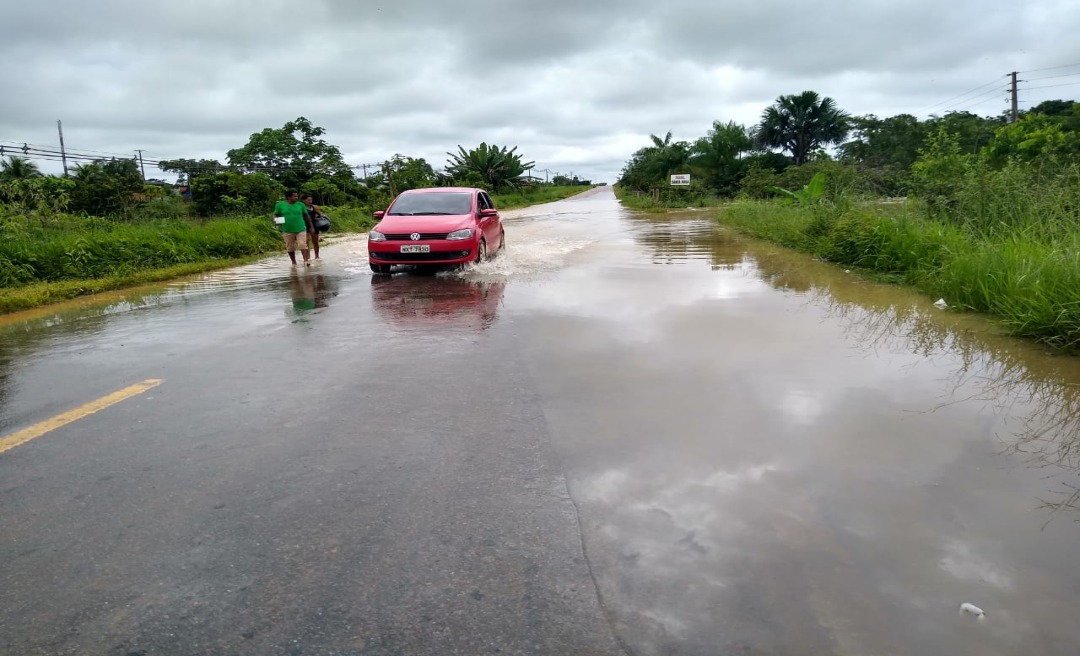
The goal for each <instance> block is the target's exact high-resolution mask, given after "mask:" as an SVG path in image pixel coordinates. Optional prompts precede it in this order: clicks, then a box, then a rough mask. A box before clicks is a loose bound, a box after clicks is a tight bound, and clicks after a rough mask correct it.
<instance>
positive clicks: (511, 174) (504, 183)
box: [446, 143, 535, 191]
mask: <svg viewBox="0 0 1080 656" xmlns="http://www.w3.org/2000/svg"><path fill="white" fill-rule="evenodd" d="M515 151H517V146H514V147H513V148H510V149H507V148H505V147H502V148H500V147H499V146H496V145H495V144H492V145H490V146H488V145H487V143H481V144H480V146H478V147H477V148H475V149H473V150H469V151H467V150H465V149H464V148H462V147H461V146H458V152H457V153H446V154H447V155H449V156H450V159H449V160H448V161H447V163H446V170H447V171H448V172H449V173H450V174H451V175H453V176H454V179H455V180H465V179H466V178H468V177H469V175H470V174H475V175H474V176H473V177H475V176H479V177H480V179H482V180H483V181H484V182H485V183H486V184H488V185H490V186H491V189H490V191H498V190H499V189H502V188H505V187H513V186H515V184H516V183H517V181H518V178H520V177H521V176H522V175H524V174H525V172H526V171H528V170H529V169H531V168H532V167H533V165H534V164H535V163H534V162H522V161H521V155H518V154H516V153H515Z"/></svg>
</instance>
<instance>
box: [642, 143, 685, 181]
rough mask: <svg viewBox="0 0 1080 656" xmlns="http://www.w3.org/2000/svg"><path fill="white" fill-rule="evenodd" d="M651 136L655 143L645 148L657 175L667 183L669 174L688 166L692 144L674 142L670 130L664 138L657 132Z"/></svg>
mask: <svg viewBox="0 0 1080 656" xmlns="http://www.w3.org/2000/svg"><path fill="white" fill-rule="evenodd" d="M649 138H650V139H652V142H653V145H652V146H649V147H648V148H646V149H645V151H646V153H647V158H648V159H649V160H650V161H651V163H652V168H653V173H654V175H655V177H656V178H658V179H659V180H661V181H663V182H664V183H665V184H666V183H667V180H666V178H667V177H668V176H669V175H671V174H672V173H676V172H679V171H680V170H682V169H684V168H686V165H687V163H688V162H689V161H690V144H688V143H686V142H685V141H674V142H673V141H672V140H671V131H670V130H669V131H668V133H667V134H666V135H664V138H663V139H661V138H660V137H658V136H656V135H655V134H650V135H649Z"/></svg>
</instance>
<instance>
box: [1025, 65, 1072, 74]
mask: <svg viewBox="0 0 1080 656" xmlns="http://www.w3.org/2000/svg"><path fill="white" fill-rule="evenodd" d="M1077 66H1080V63H1076V64H1064V65H1062V66H1048V67H1046V68H1033V69H1031V70H1030V71H1019V72H1020V73H1038V72H1040V71H1056V70H1058V69H1059V68H1075V67H1077Z"/></svg>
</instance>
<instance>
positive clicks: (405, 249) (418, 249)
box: [401, 244, 431, 253]
mask: <svg viewBox="0 0 1080 656" xmlns="http://www.w3.org/2000/svg"><path fill="white" fill-rule="evenodd" d="M401 252H402V253H430V252H431V246H429V245H427V244H420V245H417V246H402V247H401Z"/></svg>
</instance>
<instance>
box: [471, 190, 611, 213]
mask: <svg viewBox="0 0 1080 656" xmlns="http://www.w3.org/2000/svg"><path fill="white" fill-rule="evenodd" d="M590 189H592V187H586V186H581V185H577V186H573V187H530V188H527V189H525V190H523V191H520V192H510V193H503V194H492V195H491V200H493V201H495V207H497V208H499V209H500V210H512V209H516V208H518V207H528V206H529V205H537V204H539V203H550V202H553V201H557V200H562V199H563V198H569V197H570V196H574V195H577V194H580V193H582V192H585V191H588V190H590Z"/></svg>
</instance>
